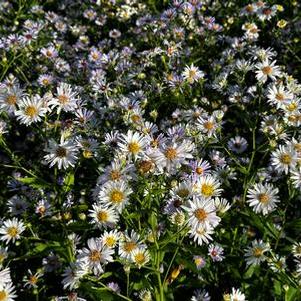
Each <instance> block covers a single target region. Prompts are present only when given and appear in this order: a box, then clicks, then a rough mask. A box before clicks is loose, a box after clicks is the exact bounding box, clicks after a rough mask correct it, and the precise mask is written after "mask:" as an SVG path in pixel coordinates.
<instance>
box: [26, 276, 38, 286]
mask: <svg viewBox="0 0 301 301" xmlns="http://www.w3.org/2000/svg"><path fill="white" fill-rule="evenodd" d="M28 281H29V282H30V283H31V284H33V285H34V284H36V283H37V282H38V277H36V276H35V275H32V276H30V277H29V279H28Z"/></svg>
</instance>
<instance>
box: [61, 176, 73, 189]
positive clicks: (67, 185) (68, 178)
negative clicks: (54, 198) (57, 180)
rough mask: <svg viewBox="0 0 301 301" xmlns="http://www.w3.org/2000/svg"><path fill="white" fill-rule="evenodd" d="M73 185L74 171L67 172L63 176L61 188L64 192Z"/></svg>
mask: <svg viewBox="0 0 301 301" xmlns="http://www.w3.org/2000/svg"><path fill="white" fill-rule="evenodd" d="M73 185H74V173H73V172H69V173H68V175H67V176H66V177H65V180H64V186H63V190H64V192H69V191H70V190H71V188H72V187H73Z"/></svg>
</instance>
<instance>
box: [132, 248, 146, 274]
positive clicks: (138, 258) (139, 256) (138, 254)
mask: <svg viewBox="0 0 301 301" xmlns="http://www.w3.org/2000/svg"><path fill="white" fill-rule="evenodd" d="M131 257H132V262H133V263H134V264H136V265H137V266H138V268H139V269H140V268H141V267H142V266H143V265H145V264H146V263H148V262H149V260H150V254H149V251H148V250H147V249H145V248H142V247H138V248H136V249H135V250H134V251H133V252H132V254H131Z"/></svg>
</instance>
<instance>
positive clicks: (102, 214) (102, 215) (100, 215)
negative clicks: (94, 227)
mask: <svg viewBox="0 0 301 301" xmlns="http://www.w3.org/2000/svg"><path fill="white" fill-rule="evenodd" d="M108 217H109V215H108V213H107V212H106V211H99V212H98V213H97V219H98V221H99V222H106V221H107V220H108Z"/></svg>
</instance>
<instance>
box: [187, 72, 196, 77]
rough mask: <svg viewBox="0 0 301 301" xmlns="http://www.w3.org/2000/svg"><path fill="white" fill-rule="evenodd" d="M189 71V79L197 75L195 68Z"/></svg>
mask: <svg viewBox="0 0 301 301" xmlns="http://www.w3.org/2000/svg"><path fill="white" fill-rule="evenodd" d="M188 73H189V75H188V77H189V79H193V78H194V77H195V76H196V71H195V70H189V72H188Z"/></svg>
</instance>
